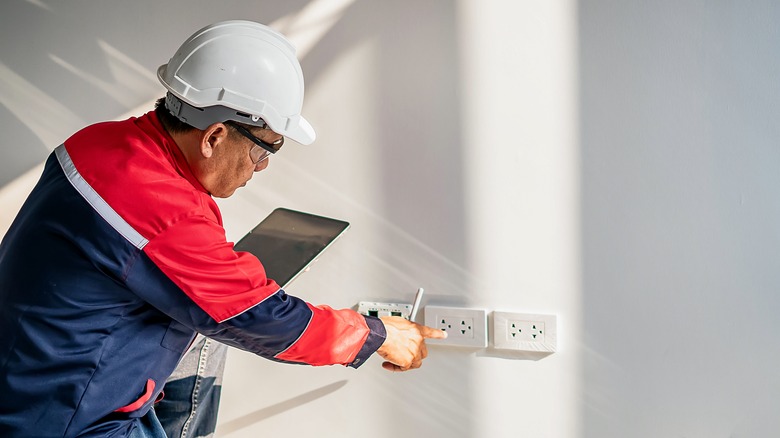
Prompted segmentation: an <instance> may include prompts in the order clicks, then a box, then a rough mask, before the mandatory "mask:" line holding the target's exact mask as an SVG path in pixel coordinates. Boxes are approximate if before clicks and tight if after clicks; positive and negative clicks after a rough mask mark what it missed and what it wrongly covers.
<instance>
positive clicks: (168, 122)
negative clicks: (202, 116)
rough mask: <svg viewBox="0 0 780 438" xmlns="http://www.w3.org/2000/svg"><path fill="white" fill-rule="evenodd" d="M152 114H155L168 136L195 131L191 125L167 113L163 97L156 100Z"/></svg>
mask: <svg viewBox="0 0 780 438" xmlns="http://www.w3.org/2000/svg"><path fill="white" fill-rule="evenodd" d="M154 113H155V114H157V118H158V119H160V123H162V125H163V127H164V128H165V130H166V131H168V132H169V133H170V134H180V133H184V132H188V131H191V130H193V129H195V128H194V127H193V126H192V125H189V124H187V123H184V122H182V121H181V120H179V118H178V117H176V116H174V115H173V114H171V112H170V111H168V108H166V107H165V98H164V97H161V98H159V99H157V102H156V103H155V104H154Z"/></svg>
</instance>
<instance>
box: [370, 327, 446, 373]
mask: <svg viewBox="0 0 780 438" xmlns="http://www.w3.org/2000/svg"><path fill="white" fill-rule="evenodd" d="M380 319H381V320H382V323H384V325H385V330H386V331H387V338H386V339H385V342H384V343H383V344H382V346H381V347H379V349H378V350H377V351H376V352H377V353H378V354H379V355H380V356H382V357H383V358H384V359H385V362H384V363H383V364H382V368H384V369H386V370H389V371H408V370H411V369H414V368H420V365H422V361H423V359H425V357H426V356H428V348H427V347H426V346H425V339H428V338H434V339H444V338H446V337H447V333H446V332H444V331H442V330H439V329H435V328H432V327H428V326H424V325H420V324H417V323H414V322H411V321H408V320H406V319H404V318H401V317H398V316H383V317H382V318H380Z"/></svg>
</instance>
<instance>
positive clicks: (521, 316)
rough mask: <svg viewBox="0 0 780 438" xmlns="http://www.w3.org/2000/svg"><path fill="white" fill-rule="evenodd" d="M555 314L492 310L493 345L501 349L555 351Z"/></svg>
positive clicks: (556, 340)
mask: <svg viewBox="0 0 780 438" xmlns="http://www.w3.org/2000/svg"><path fill="white" fill-rule="evenodd" d="M556 320H557V318H556V316H555V315H539V314H529V313H512V312H493V346H494V347H495V348H497V349H501V350H517V351H538V352H549V353H553V352H555V350H556V348H557V342H558V334H557V330H556Z"/></svg>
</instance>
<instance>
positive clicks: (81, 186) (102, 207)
mask: <svg viewBox="0 0 780 438" xmlns="http://www.w3.org/2000/svg"><path fill="white" fill-rule="evenodd" d="M54 153H55V154H56V155H57V161H59V162H60V166H61V167H62V170H63V171H64V172H65V176H66V177H67V178H68V181H70V183H71V184H72V185H73V187H74V188H75V189H76V190H77V191H78V192H79V193H80V194H81V196H82V197H83V198H84V199H85V200H86V201H87V202H89V205H91V206H92V208H94V209H95V211H96V212H98V214H99V215H100V216H101V217H102V218H103V219H105V220H106V222H108V223H109V224H110V225H111V226H112V227H113V228H114V229H115V230H116V231H117V232H118V233H119V234H121V235H122V236H123V237H124V238H125V239H127V241H128V242H130V243H132V244H133V246H135V247H136V248H138V249H143V248H144V246H146V244H147V243H149V241H148V240H147V239H145V238H144V237H143V236H142V235H141V234H140V233H139V232H138V231H136V230H135V229H134V228H133V227H131V226H130V224H128V223H127V222H125V220H124V219H122V217H121V216H119V214H118V213H117V212H116V211H114V209H113V208H111V206H110V205H108V203H107V202H106V201H104V200H103V198H101V197H100V195H98V193H97V192H96V191H95V189H93V188H92V186H90V185H89V183H88V182H87V181H85V180H84V178H82V176H81V174H80V173H79V171H78V170H76V166H75V165H74V164H73V161H71V159H70V155H68V151H67V150H65V145H59V146H57V149H55V150H54Z"/></svg>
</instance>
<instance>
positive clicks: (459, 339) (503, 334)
mask: <svg viewBox="0 0 780 438" xmlns="http://www.w3.org/2000/svg"><path fill="white" fill-rule="evenodd" d="M425 325H427V326H429V327H435V328H438V329H440V330H444V331H446V332H447V339H429V340H427V341H426V342H428V343H430V344H444V345H457V346H463V347H478V348H485V347H487V345H488V342H487V333H488V329H487V326H488V318H487V312H486V311H485V310H483V309H464V308H457V307H440V306H426V307H425ZM492 328H493V330H492V332H493V347H495V348H496V349H497V350H514V351H532V352H549V353H552V352H555V350H556V347H557V345H556V344H557V331H556V317H555V315H539V314H527V313H511V312H493V325H492Z"/></svg>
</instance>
